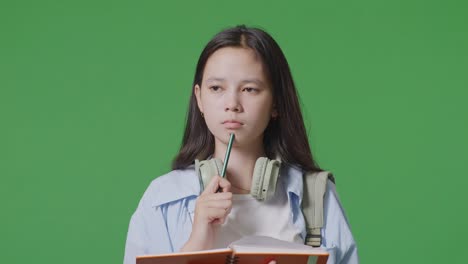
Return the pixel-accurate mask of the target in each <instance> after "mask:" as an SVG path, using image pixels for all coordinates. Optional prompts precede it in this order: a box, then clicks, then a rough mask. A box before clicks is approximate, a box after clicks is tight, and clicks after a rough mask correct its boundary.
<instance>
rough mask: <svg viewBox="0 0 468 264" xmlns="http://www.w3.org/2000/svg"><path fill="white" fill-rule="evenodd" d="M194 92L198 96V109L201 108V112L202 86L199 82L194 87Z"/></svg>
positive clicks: (201, 109)
mask: <svg viewBox="0 0 468 264" xmlns="http://www.w3.org/2000/svg"><path fill="white" fill-rule="evenodd" d="M193 93H194V94H195V97H196V98H197V105H198V109H199V110H200V112H202V113H203V105H202V103H201V88H200V86H199V85H198V84H196V85H195V87H194V89H193Z"/></svg>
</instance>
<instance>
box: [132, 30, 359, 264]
mask: <svg viewBox="0 0 468 264" xmlns="http://www.w3.org/2000/svg"><path fill="white" fill-rule="evenodd" d="M231 133H234V134H235V141H234V143H233V145H232V151H231V154H230V159H229V163H228V165H227V173H226V177H225V178H221V177H220V176H215V177H214V178H213V179H212V180H211V181H210V183H209V184H208V185H207V186H205V187H204V188H202V186H201V184H200V182H199V176H198V172H196V171H195V169H194V161H195V160H196V159H198V160H206V159H210V158H219V159H221V160H223V158H224V155H225V152H226V149H227V145H228V140H229V135H230V134H231ZM259 157H267V158H269V159H275V158H277V159H279V160H281V167H280V171H279V177H278V180H277V185H276V188H275V191H274V195H273V197H271V199H268V200H266V201H258V200H256V199H255V198H253V197H252V196H251V195H250V194H249V193H250V190H251V188H252V186H251V185H252V175H253V173H254V170H255V167H256V161H257V159H258V158H259ZM172 168H173V171H171V172H169V173H168V174H166V175H163V176H161V177H158V178H157V179H155V180H154V181H153V182H152V183H151V184H150V186H149V187H148V189H147V190H146V192H145V193H144V195H143V197H142V199H141V201H140V203H139V205H138V208H137V209H136V211H135V213H134V214H133V216H132V218H131V221H130V225H129V230H128V236H127V243H126V248H125V260H124V262H125V263H126V264H130V263H135V257H136V256H138V255H144V254H161V253H169V252H178V251H194V250H205V249H213V248H222V247H226V246H227V245H228V244H229V243H230V242H232V241H235V240H238V239H240V238H242V237H243V236H246V235H264V236H270V237H273V238H277V239H281V240H286V241H290V242H297V243H304V239H305V234H306V232H305V228H306V227H305V223H304V217H303V214H302V211H301V200H302V188H303V182H302V175H303V173H304V172H310V171H321V169H320V168H319V166H318V165H317V164H316V162H315V161H314V159H313V156H312V153H311V151H310V147H309V143H308V139H307V134H306V130H305V127H304V122H303V119H302V114H301V110H300V107H299V102H298V97H297V93H296V88H295V86H294V82H293V79H292V76H291V72H290V70H289V66H288V63H287V61H286V58H285V57H284V54H283V52H282V51H281V49H280V47H279V46H278V44H277V43H276V42H275V40H274V39H273V38H272V37H271V36H270V35H269V34H268V33H266V32H265V31H263V30H261V29H257V28H247V27H245V26H237V27H234V28H230V29H227V30H224V31H222V32H220V33H218V34H217V35H216V36H215V37H214V38H213V39H212V40H211V41H210V42H208V44H207V45H206V47H205V48H204V50H203V52H202V53H201V56H200V58H199V60H198V64H197V68H196V72H195V78H194V82H193V87H192V96H191V99H190V103H189V109H188V118H187V123H186V127H185V134H184V138H183V141H182V146H181V149H180V152H179V154H178V155H177V156H176V157H175V159H174V161H173V165H172ZM218 189H221V190H222V191H221V192H217V190H218ZM322 247H324V248H326V249H327V251H328V252H329V253H330V256H329V260H328V263H358V255H357V248H356V244H355V242H354V239H353V236H352V234H351V230H350V228H349V225H348V222H347V219H346V216H345V213H344V211H343V208H342V207H341V204H340V202H339V200H338V196H337V193H336V190H335V188H334V185H333V184H332V183H331V182H328V184H327V190H326V194H325V198H324V227H323V229H322Z"/></svg>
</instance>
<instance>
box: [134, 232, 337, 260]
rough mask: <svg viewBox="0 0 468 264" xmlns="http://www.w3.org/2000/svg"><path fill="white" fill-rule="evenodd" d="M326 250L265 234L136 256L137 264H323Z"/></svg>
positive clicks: (326, 256) (325, 258)
mask: <svg viewBox="0 0 468 264" xmlns="http://www.w3.org/2000/svg"><path fill="white" fill-rule="evenodd" d="M327 259H328V252H327V251H326V250H325V249H323V248H313V247H310V246H306V245H303V244H298V243H292V242H286V241H282V240H278V239H275V238H271V237H266V236H248V237H244V238H242V239H240V240H237V241H234V242H233V243H231V244H230V245H229V246H228V247H227V248H221V249H212V250H203V251H192V252H178V253H168V254H160V255H146V256H138V257H137V260H136V263H137V264H176V263H180V264H189V263H190V264H198V263H204V264H205V263H206V264H220V263H226V264H229V263H232V264H250V263H251V264H263V263H265V264H267V263H268V262H269V261H271V260H276V262H277V263H295V264H311V263H317V264H326V263H327Z"/></svg>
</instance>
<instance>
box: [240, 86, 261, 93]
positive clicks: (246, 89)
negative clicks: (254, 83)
mask: <svg viewBox="0 0 468 264" xmlns="http://www.w3.org/2000/svg"><path fill="white" fill-rule="evenodd" d="M243 91H246V92H248V93H253V92H258V89H256V88H252V87H245V88H244V89H243Z"/></svg>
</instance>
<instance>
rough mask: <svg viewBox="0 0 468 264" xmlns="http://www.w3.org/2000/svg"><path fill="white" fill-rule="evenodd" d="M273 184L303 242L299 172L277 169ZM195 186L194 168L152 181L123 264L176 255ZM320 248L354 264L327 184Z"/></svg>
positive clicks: (344, 223)
mask: <svg viewBox="0 0 468 264" xmlns="http://www.w3.org/2000/svg"><path fill="white" fill-rule="evenodd" d="M278 181H282V184H283V186H286V191H287V194H288V199H289V202H290V205H291V208H292V218H291V221H292V222H293V224H294V226H296V227H297V228H298V230H302V238H303V239H305V237H306V226H305V221H304V217H303V214H302V210H301V201H302V184H303V183H302V171H301V170H299V169H298V168H296V167H293V166H282V168H281V171H280V177H279V179H278ZM199 194H200V182H199V180H198V176H197V175H196V173H195V170H194V168H193V166H191V167H189V168H187V169H186V170H174V171H171V172H169V173H167V174H165V175H163V176H160V177H158V178H156V179H155V180H153V181H152V182H151V184H150V186H149V187H148V188H147V190H146V191H145V193H144V194H143V197H142V198H141V200H140V203H139V204H138V207H137V209H136V211H135V213H134V214H133V216H132V218H131V220H130V225H129V228H128V234H127V243H126V245H125V257H124V264H134V263H135V259H136V256H140V255H154V254H162V253H171V252H178V251H180V249H181V248H182V246H183V245H184V244H185V243H186V242H187V240H188V238H189V236H190V233H191V232H192V219H193V217H194V212H195V202H196V199H197V197H198V196H199ZM322 247H323V248H325V249H326V250H327V251H328V253H329V254H330V256H329V258H328V262H327V263H329V264H330V263H359V260H358V253H357V247H356V243H355V241H354V238H353V235H352V233H351V229H350V227H349V224H348V220H347V219H346V216H345V213H344V210H343V207H342V206H341V203H340V201H339V199H338V195H337V193H336V189H335V185H334V184H333V183H331V182H330V181H329V182H328V184H327V191H326V193H325V198H324V227H323V228H322Z"/></svg>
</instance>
